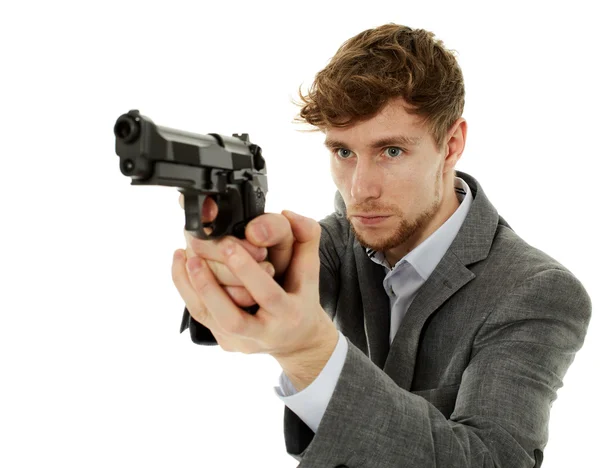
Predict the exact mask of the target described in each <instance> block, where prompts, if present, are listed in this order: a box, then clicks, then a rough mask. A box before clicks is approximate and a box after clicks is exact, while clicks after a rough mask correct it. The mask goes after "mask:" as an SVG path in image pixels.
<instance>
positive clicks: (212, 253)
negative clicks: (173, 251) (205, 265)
mask: <svg viewBox="0 0 600 468" xmlns="http://www.w3.org/2000/svg"><path fill="white" fill-rule="evenodd" d="M183 233H184V236H185V239H186V244H187V246H188V250H187V252H188V255H200V256H202V257H204V258H206V259H208V260H214V261H217V262H221V263H225V258H224V257H223V255H222V254H221V252H220V251H219V249H218V245H219V243H220V242H221V241H223V240H224V239H230V240H232V241H233V242H236V243H238V244H240V245H241V246H242V247H244V248H245V249H246V250H247V251H248V252H249V253H250V255H252V258H254V259H255V260H256V261H257V262H262V261H263V260H264V259H265V258H267V249H266V248H265V247H257V246H255V245H253V244H252V243H250V242H248V240H246V239H238V238H237V237H234V236H225V237H224V238H223V239H219V240H204V239H197V238H195V237H194V236H192V235H191V234H190V233H189V232H187V231H186V230H185V227H184V229H183Z"/></svg>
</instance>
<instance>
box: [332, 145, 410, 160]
mask: <svg viewBox="0 0 600 468" xmlns="http://www.w3.org/2000/svg"><path fill="white" fill-rule="evenodd" d="M388 149H391V150H394V151H393V152H392V153H388V156H389V157H390V159H398V158H399V157H400V156H401V155H402V154H403V153H404V150H403V149H402V148H400V147H399V146H387V147H386V148H385V150H388ZM340 150H341V151H346V155H345V156H341V153H339V151H340ZM331 152H332V153H334V154H335V155H336V156H337V157H338V158H340V159H348V158H349V157H350V154H352V151H350V150H349V149H346V148H332V149H331Z"/></svg>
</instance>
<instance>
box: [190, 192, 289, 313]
mask: <svg viewBox="0 0 600 468" xmlns="http://www.w3.org/2000/svg"><path fill="white" fill-rule="evenodd" d="M179 205H180V206H181V208H182V209H183V194H180V196H179ZM217 214H218V206H217V204H216V203H215V201H214V200H213V199H212V198H210V197H207V198H206V199H205V201H204V206H203V207H202V221H204V222H208V221H213V220H214V219H215V218H216V217H217ZM259 223H260V225H262V226H264V227H265V229H266V232H267V238H266V239H265V240H259V239H258V238H257V237H256V236H255V234H254V231H253V229H252V228H253V227H255V226H257V225H258V224H259ZM205 231H206V233H207V234H210V232H211V231H212V230H211V229H210V228H205ZM245 234H246V238H247V239H238V238H236V237H234V236H226V237H225V238H226V239H230V240H232V241H233V242H236V243H238V244H240V245H241V246H242V247H244V248H245V249H246V250H247V251H248V253H250V255H251V256H252V258H254V259H255V260H256V261H257V262H260V263H259V264H260V266H261V268H263V269H264V270H265V271H266V272H267V273H269V274H270V276H271V277H273V276H275V277H276V278H281V277H282V275H283V274H284V273H285V270H286V269H287V267H288V265H289V262H290V259H291V256H292V245H293V242H294V239H293V235H292V231H291V227H290V223H289V221H288V220H287V218H286V217H285V216H283V215H280V214H275V213H265V214H263V215H261V216H258V217H257V218H256V219H254V220H252V222H250V223H249V224H248V226H247V227H246V233H245ZM184 236H185V239H186V245H187V248H186V255H187V258H188V259H189V258H193V257H195V256H201V257H202V258H204V259H206V260H207V262H208V265H209V267H210V269H211V270H212V272H213V274H214V275H215V277H216V279H217V282H218V283H219V284H221V285H223V286H224V289H225V291H226V292H227V293H228V294H229V296H230V297H231V298H232V299H233V301H234V302H235V303H236V304H237V305H239V306H241V307H248V306H251V305H254V304H256V301H255V300H254V298H253V297H252V296H251V295H250V294H249V293H248V291H247V289H246V288H245V287H244V286H243V285H242V283H241V282H240V280H239V279H238V278H237V277H236V276H235V275H233V274H232V273H231V271H230V270H229V268H228V267H227V265H226V264H225V258H224V256H223V255H222V254H221V252H220V251H219V249H218V244H219V242H221V241H222V240H224V239H221V240H220V241H215V240H202V239H197V238H195V237H194V236H192V235H191V234H190V233H188V232H187V231H185V229H184ZM266 247H268V248H269V249H268V251H267V248H266ZM267 254H268V256H269V260H270V261H264V260H265V259H266V257H267ZM188 310H189V309H188Z"/></svg>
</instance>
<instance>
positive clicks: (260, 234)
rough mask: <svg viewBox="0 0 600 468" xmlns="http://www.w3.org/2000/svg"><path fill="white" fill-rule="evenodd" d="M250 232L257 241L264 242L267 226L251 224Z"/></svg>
mask: <svg viewBox="0 0 600 468" xmlns="http://www.w3.org/2000/svg"><path fill="white" fill-rule="evenodd" d="M250 233H251V234H252V237H254V238H255V239H256V240H257V241H258V242H264V241H266V240H267V238H268V234H267V228H265V226H264V225H262V224H255V225H253V226H252V228H251V229H250Z"/></svg>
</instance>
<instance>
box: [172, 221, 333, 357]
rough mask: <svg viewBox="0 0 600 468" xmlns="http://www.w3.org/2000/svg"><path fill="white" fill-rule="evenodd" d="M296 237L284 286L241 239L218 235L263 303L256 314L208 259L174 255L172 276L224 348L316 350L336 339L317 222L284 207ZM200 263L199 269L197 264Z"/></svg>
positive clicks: (282, 353) (230, 262)
mask: <svg viewBox="0 0 600 468" xmlns="http://www.w3.org/2000/svg"><path fill="white" fill-rule="evenodd" d="M282 214H284V216H286V218H288V220H289V222H290V228H291V231H292V232H291V233H292V235H293V237H294V239H295V242H294V246H293V254H292V259H291V261H290V264H289V266H288V268H287V271H286V274H285V281H284V286H283V288H282V287H281V286H280V285H279V284H278V283H277V282H276V281H275V280H274V279H273V278H272V277H271V276H270V275H269V274H268V273H267V272H266V271H264V270H263V269H262V268H260V266H259V265H258V263H257V262H256V260H255V259H254V258H253V257H252V256H251V255H250V254H249V253H248V251H247V250H246V249H244V248H243V247H242V246H241V245H239V244H238V243H236V242H233V241H232V240H230V239H227V238H224V239H222V240H221V241H219V248H220V249H221V251H222V252H223V253H225V251H226V250H227V248H228V247H231V248H232V253H231V254H230V255H227V254H226V255H225V258H226V265H227V267H228V268H229V269H230V271H231V272H232V273H233V274H234V275H235V276H237V277H238V279H239V280H240V282H241V283H242V284H243V285H244V287H245V288H246V289H247V290H248V292H249V293H250V294H251V295H252V297H253V298H254V300H255V301H256V303H257V304H258V305H259V306H260V308H259V310H258V311H257V312H256V314H255V315H251V314H249V313H247V312H245V311H244V310H242V309H240V308H239V307H238V306H237V305H236V304H235V303H234V302H233V301H232V300H231V298H230V297H229V295H228V294H227V292H226V291H224V290H223V288H222V287H221V285H219V284H218V283H217V281H216V279H215V277H214V275H213V273H212V271H211V269H210V268H209V267H208V266H207V264H206V260H204V259H203V258H201V257H200V256H195V257H193V258H190V259H188V260H187V261H186V257H185V251H183V250H179V252H180V253H182V254H183V257H182V258H181V259H177V258H175V259H174V260H173V267H172V276H173V281H174V283H175V286H176V287H177V290H178V291H179V294H180V295H181V297H182V298H183V300H184V301H185V303H186V306H187V308H188V311H189V312H190V314H191V315H192V317H194V319H195V320H197V321H198V322H200V323H202V324H203V325H204V326H205V327H207V328H209V329H210V330H211V331H212V333H213V335H214V336H215V338H216V339H217V342H218V344H219V345H220V346H221V347H222V348H223V349H224V350H226V351H239V352H242V353H244V354H254V353H265V354H270V355H271V356H273V357H274V358H276V359H286V358H288V357H295V356H298V355H299V354H302V353H312V352H313V351H315V350H318V349H321V348H323V347H324V346H330V345H331V343H332V342H333V340H335V341H336V342H337V337H338V332H337V329H336V327H335V325H334V324H333V322H332V321H331V319H330V318H329V316H328V315H327V313H326V312H325V310H324V309H323V308H322V306H321V304H320V301H319V269H320V258H319V243H320V238H321V226H320V225H319V223H318V222H316V221H314V220H312V219H310V218H305V217H302V216H299V215H295V214H294V213H292V212H289V211H285V212H283V213H282ZM195 267H199V270H195Z"/></svg>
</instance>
